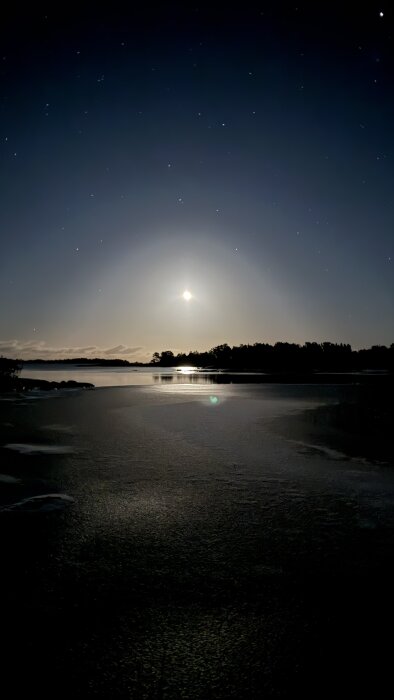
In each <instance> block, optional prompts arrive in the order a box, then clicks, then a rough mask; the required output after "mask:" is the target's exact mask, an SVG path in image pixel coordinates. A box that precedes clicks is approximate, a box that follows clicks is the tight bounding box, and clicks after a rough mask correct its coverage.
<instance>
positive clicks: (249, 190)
mask: <svg viewBox="0 0 394 700" xmlns="http://www.w3.org/2000/svg"><path fill="white" fill-rule="evenodd" d="M133 5H134V3H130V7H128V9H127V10H124V9H117V8H120V7H121V6H120V5H117V4H116V3H107V5H106V7H105V9H100V7H99V6H98V5H97V4H89V3H81V4H80V6H79V7H77V8H75V7H74V8H73V7H71V5H64V7H63V9H61V5H59V6H58V4H57V3H52V4H51V5H49V6H48V7H47V9H44V8H42V7H41V8H40V6H38V5H35V7H34V8H33V9H31V10H29V11H28V13H27V14H26V13H25V11H24V10H22V9H21V7H18V8H17V10H15V14H14V15H13V14H12V13H11V14H10V12H9V13H8V15H7V16H3V17H2V23H1V30H0V34H1V55H0V68H1V92H0V99H1V127H0V143H1V148H0V158H1V208H0V231H1V233H0V235H1V257H0V269H1V274H0V294H1V300H2V303H1V305H0V328H1V335H0V340H1V343H0V354H3V355H7V356H14V357H24V358H29V357H30V358H33V357H67V356H72V355H86V356H95V355H102V356H107V357H111V356H114V357H115V356H117V357H124V358H126V359H129V360H143V361H145V360H148V359H150V357H151V355H152V353H153V352H154V351H161V350H164V349H172V350H173V351H175V352H176V351H188V350H193V349H201V350H203V349H209V348H210V347H212V346H214V345H217V344H219V343H223V342H228V343H229V344H231V345H233V344H239V343H253V342H256V341H259V342H269V343H274V342H276V341H289V342H290V341H291V342H299V343H303V342H305V341H308V340H309V341H326V340H329V341H332V342H346V343H351V344H352V346H353V347H354V348H359V347H368V346H370V345H372V344H390V343H392V342H394V313H393V311H394V309H393V302H394V276H393V260H394V244H393V240H394V230H393V224H394V196H393V195H394V167H393V166H394V81H393V78H394V61H393V49H392V46H393V38H394V25H393V20H394V15H393V11H392V10H390V8H389V7H388V6H387V7H385V6H384V5H380V4H377V3H375V2H367V3H365V6H364V7H361V4H360V5H359V6H358V7H357V8H356V9H354V10H351V9H350V3H347V7H344V3H315V5H312V4H309V3H308V4H304V3H300V4H299V5H298V6H295V5H296V3H295V5H294V6H293V5H291V6H290V5H288V4H286V5H285V4H284V3H280V2H275V3H270V4H266V3H261V4H259V5H254V6H253V5H252V4H251V3H249V4H248V3H247V2H246V3H240V4H239V5H238V7H237V9H234V10H231V9H229V7H228V6H226V5H225V4H222V5H219V4H218V3H216V4H215V3H213V4H211V5H210V6H208V4H205V3H204V4H202V5H199V4H198V3H196V4H195V5H194V4H193V3H187V2H185V3H184V4H183V5H177V4H176V3H161V4H160V5H159V6H158V8H157V7H155V6H154V5H150V6H149V5H148V4H147V7H150V9H145V10H143V9H141V8H137V9H133ZM81 6H82V7H81ZM186 289H187V290H189V291H190V292H191V294H192V298H191V299H190V301H185V300H184V299H183V297H182V294H183V292H184V291H185V290H186Z"/></svg>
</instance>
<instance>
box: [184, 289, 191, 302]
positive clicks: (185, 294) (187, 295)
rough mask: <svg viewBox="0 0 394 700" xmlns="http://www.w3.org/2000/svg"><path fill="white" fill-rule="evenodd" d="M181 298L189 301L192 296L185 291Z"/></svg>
mask: <svg viewBox="0 0 394 700" xmlns="http://www.w3.org/2000/svg"><path fill="white" fill-rule="evenodd" d="M182 296H183V298H184V300H185V301H190V299H191V298H192V295H191V294H190V292H189V291H188V290H187V289H185V291H184V292H183V294H182Z"/></svg>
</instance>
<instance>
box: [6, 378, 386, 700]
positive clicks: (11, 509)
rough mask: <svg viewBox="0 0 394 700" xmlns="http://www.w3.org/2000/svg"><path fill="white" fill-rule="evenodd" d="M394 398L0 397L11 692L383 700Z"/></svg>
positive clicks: (237, 393)
mask: <svg viewBox="0 0 394 700" xmlns="http://www.w3.org/2000/svg"><path fill="white" fill-rule="evenodd" d="M380 391H381V390H380ZM383 394H384V392H383ZM390 403H391V397H388V396H386V395H382V394H381V393H379V394H376V393H374V390H373V389H371V388H369V389H368V392H367V394H365V393H364V389H362V388H357V387H341V388H337V387H333V386H331V387H296V386H291V387H286V386H261V385H259V386H247V387H246V386H242V385H237V386H234V387H233V386H220V387H215V388H212V387H204V386H202V387H199V386H190V385H189V386H188V387H183V388H182V385H179V386H178V385H177V386H175V387H168V388H166V387H164V388H163V387H158V388H151V387H149V388H145V389H142V388H137V387H133V388H124V389H116V390H111V389H102V390H99V391H95V392H89V393H87V394H83V395H79V396H69V397H66V398H62V399H61V400H59V399H56V400H52V399H50V398H49V399H47V400H42V401H40V402H39V403H36V404H33V402H31V403H30V404H29V405H27V406H25V405H20V404H19V403H18V402H17V401H15V402H7V403H6V402H4V403H3V404H2V405H1V404H0V414H1V415H0V424H1V423H2V427H1V433H0V436H1V445H3V448H2V449H1V450H0V452H1V457H2V464H5V465H6V467H5V466H4V467H2V469H3V470H4V474H5V475H6V476H7V478H6V479H5V480H4V479H3V481H2V482H1V483H0V505H1V506H2V508H3V509H5V511H6V512H7V517H2V518H0V537H1V542H2V550H1V551H2V558H1V577H0V581H1V583H0V595H1V601H2V640H3V647H4V648H3V652H2V657H1V658H2V683H3V687H4V688H8V687H11V688H12V693H11V694H10V695H8V696H6V697H19V696H22V697H30V696H32V695H33V694H34V695H36V694H38V695H39V696H40V697H54V696H55V697H57V698H58V697H72V698H90V697H92V698H111V699H112V698H133V699H134V698H135V699H139V698H147V699H150V698H171V699H172V698H174V699H175V698H192V699H201V700H202V699H205V698H218V699H219V698H220V699H225V698H245V699H246V698H267V697H274V698H276V697H288V698H295V697H297V696H298V694H300V693H302V695H303V697H306V696H308V697H328V696H330V697H333V695H334V694H335V695H340V694H345V695H348V696H349V697H353V696H354V695H358V696H360V697H361V696H362V695H363V693H365V694H369V695H370V696H372V695H373V697H380V696H382V695H383V689H384V688H385V686H386V682H387V680H388V679H390V674H391V664H392V662H391V659H392V642H391V636H392V629H393V622H394V615H393V591H394V575H393V573H394V570H393V561H394V540H393V535H394V508H393V505H394V472H393V460H392V441H391V430H389V426H390V425H391V420H390ZM33 406H34V410H33ZM6 422H12V424H13V427H12V432H11V429H10V428H9V427H6V426H4V423H6ZM70 426H73V427H72V430H70ZM66 431H67V442H68V446H67V447H69V448H70V450H69V451H68V452H66V453H65V452H64V451H63V452H62V453H61V454H59V449H58V448H59V447H62V446H63V439H64V433H65V432H66ZM11 436H12V437H11ZM10 443H12V444H13V445H19V447H21V446H26V447H29V449H14V450H10V449H7V448H6V447H5V446H6V445H8V446H9V444H10ZM34 446H36V447H37V446H41V447H43V446H44V447H46V448H48V447H50V448H52V449H45V450H43V449H38V450H37V449H30V448H33V447H34ZM63 447H64V446H63ZM12 479H15V482H13V481H12ZM62 494H63V495H62ZM65 494H67V496H66V495H65ZM68 497H70V498H72V499H73V501H74V502H73V503H72V507H71V508H65V507H63V506H64V505H67V504H68V503H71V501H68V500H67V499H68ZM64 499H65V500H64ZM66 501H67V503H66ZM56 503H57V504H58V505H59V504H61V507H60V508H58V507H56ZM21 504H23V505H21ZM51 505H52V506H54V507H53V508H52V509H51V508H50V507H49V509H48V508H47V510H46V511H45V515H44V516H43V517H36V514H35V512H34V511H35V510H36V507H38V510H39V509H40V507H43V508H45V507H46V506H51ZM18 508H19V509H20V508H22V510H24V511H25V512H24V517H23V518H20V517H18V514H17V511H18ZM7 509H8V510H7Z"/></svg>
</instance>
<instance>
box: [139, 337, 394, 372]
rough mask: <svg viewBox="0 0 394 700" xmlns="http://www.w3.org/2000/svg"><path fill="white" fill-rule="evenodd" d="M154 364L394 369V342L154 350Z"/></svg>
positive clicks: (315, 369) (282, 369) (271, 368)
mask: <svg viewBox="0 0 394 700" xmlns="http://www.w3.org/2000/svg"><path fill="white" fill-rule="evenodd" d="M152 364H153V365H156V366H161V367H172V366H177V365H179V366H182V365H191V366H195V367H204V368H212V369H232V370H259V371H262V372H319V371H320V372H352V371H362V370H368V369H370V370H388V371H394V343H392V344H391V345H390V347H386V346H385V345H373V346H372V347H371V348H368V349H362V350H352V347H351V345H348V344H346V343H330V342H325V343H315V342H309V343H304V345H298V344H297V343H275V345H269V344H268V343H253V344H252V345H243V344H242V345H234V346H233V347H230V345H228V344H227V343H223V344H222V345H217V346H216V347H214V348H212V349H211V350H208V351H207V352H198V351H196V350H195V351H191V352H189V353H178V354H177V355H175V354H174V353H173V352H172V351H171V350H164V351H162V352H161V353H159V352H155V353H154V354H153V358H152Z"/></svg>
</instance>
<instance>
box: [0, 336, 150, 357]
mask: <svg viewBox="0 0 394 700" xmlns="http://www.w3.org/2000/svg"><path fill="white" fill-rule="evenodd" d="M143 350H144V348H143V347H142V346H141V345H138V346H135V347H130V346H128V345H115V346H114V347H111V348H105V347H101V346H99V345H85V346H77V347H69V346H68V347H55V346H50V345H47V344H46V343H45V342H44V341H35V340H26V341H20V340H16V339H14V340H0V355H3V356H6V357H11V358H15V359H20V360H34V359H47V360H56V359H68V358H72V357H87V358H94V357H103V356H105V357H108V358H110V357H118V356H119V355H123V356H125V357H126V358H127V357H128V356H129V357H130V358H132V357H133V356H134V355H136V353H140V354H142V355H144V356H145V353H144V352H142V353H141V351H143ZM133 359H135V358H134V357H133Z"/></svg>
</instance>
